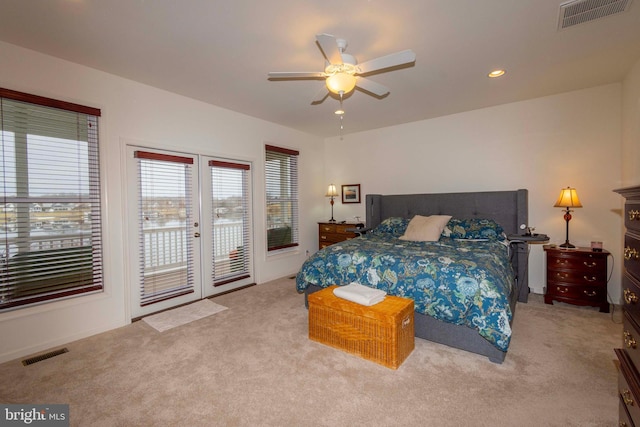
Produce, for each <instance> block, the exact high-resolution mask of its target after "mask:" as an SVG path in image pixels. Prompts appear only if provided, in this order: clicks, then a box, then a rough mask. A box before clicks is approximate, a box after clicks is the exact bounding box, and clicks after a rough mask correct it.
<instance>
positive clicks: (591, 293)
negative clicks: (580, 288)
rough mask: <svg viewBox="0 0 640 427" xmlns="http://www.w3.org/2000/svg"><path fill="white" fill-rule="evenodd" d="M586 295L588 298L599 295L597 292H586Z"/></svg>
mask: <svg viewBox="0 0 640 427" xmlns="http://www.w3.org/2000/svg"><path fill="white" fill-rule="evenodd" d="M584 294H585V295H586V296H588V297H595V296H596V295H598V293H597V292H596V291H584Z"/></svg>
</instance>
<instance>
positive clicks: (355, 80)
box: [269, 34, 416, 104]
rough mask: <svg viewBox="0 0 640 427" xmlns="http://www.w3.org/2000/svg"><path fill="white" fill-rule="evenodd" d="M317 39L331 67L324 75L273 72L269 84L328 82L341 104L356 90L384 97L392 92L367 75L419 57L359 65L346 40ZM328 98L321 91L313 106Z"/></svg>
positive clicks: (406, 53)
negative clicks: (302, 80)
mask: <svg viewBox="0 0 640 427" xmlns="http://www.w3.org/2000/svg"><path fill="white" fill-rule="evenodd" d="M316 39H317V41H318V45H319V46H320V49H321V50H322V53H323V55H324V57H325V58H326V60H327V63H328V65H327V66H326V67H325V69H324V71H317V72H304V71H303V72H296V71H293V72H270V73H269V80H289V79H317V80H320V79H325V84H326V86H327V89H329V91H331V92H333V93H335V94H337V95H339V96H340V100H341V101H342V97H343V96H344V95H346V94H348V93H349V92H351V91H352V90H353V89H354V88H355V87H356V86H358V87H359V88H360V89H362V90H364V91H365V92H369V93H371V94H373V95H376V96H378V97H383V96H385V95H387V94H388V93H389V89H388V88H387V87H386V86H383V85H381V84H379V83H376V82H374V81H372V80H369V79H367V78H364V77H363V75H365V74H369V73H373V72H375V71H380V70H385V69H387V68H391V67H397V66H399V65H404V64H409V63H412V62H414V61H415V60H416V54H415V53H414V52H413V51H412V50H411V49H408V50H403V51H401V52H396V53H392V54H390V55H386V56H382V57H380V58H376V59H371V60H369V61H366V62H363V63H362V64H358V63H357V61H356V59H355V58H354V57H353V56H352V55H349V54H348V53H345V52H344V51H345V49H346V47H347V41H346V40H344V39H337V38H335V37H334V36H332V35H330V34H317V35H316ZM387 71H390V70H387ZM328 95H329V93H328V92H325V91H324V90H323V91H321V92H320V93H319V96H318V97H317V98H316V99H315V100H314V101H313V102H312V104H319V103H321V102H322V101H324V100H325V99H326V97H327V96H328Z"/></svg>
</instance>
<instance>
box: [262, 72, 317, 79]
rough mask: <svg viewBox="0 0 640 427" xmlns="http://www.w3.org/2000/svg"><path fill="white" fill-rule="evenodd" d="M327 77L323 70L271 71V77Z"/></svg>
mask: <svg viewBox="0 0 640 427" xmlns="http://www.w3.org/2000/svg"><path fill="white" fill-rule="evenodd" d="M326 77H327V76H326V75H325V74H324V72H322V71H318V72H314V71H309V72H306V71H282V72H280V71H273V72H270V73H269V78H270V79H324V78H326Z"/></svg>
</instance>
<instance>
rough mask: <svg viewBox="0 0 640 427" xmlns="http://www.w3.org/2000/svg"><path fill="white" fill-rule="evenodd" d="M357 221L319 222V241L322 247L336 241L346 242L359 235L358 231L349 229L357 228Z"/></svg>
mask: <svg viewBox="0 0 640 427" xmlns="http://www.w3.org/2000/svg"><path fill="white" fill-rule="evenodd" d="M355 226H356V224H355V223H348V222H346V223H344V224H338V223H335V222H319V223H318V243H319V245H318V246H319V247H320V249H322V248H326V247H327V246H329V245H333V244H334V243H339V242H344V241H345V240H348V239H353V238H354V237H356V236H357V234H356V233H353V232H351V231H347V230H348V229H351V228H355Z"/></svg>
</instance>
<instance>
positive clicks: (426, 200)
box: [366, 190, 529, 302]
mask: <svg viewBox="0 0 640 427" xmlns="http://www.w3.org/2000/svg"><path fill="white" fill-rule="evenodd" d="M366 203H367V206H366V212H367V227H375V226H376V225H378V224H380V223H381V222H382V221H383V220H384V219H386V218H390V217H401V218H413V217H414V216H415V215H424V216H427V215H452V216H453V217H456V218H461V219H470V218H490V219H493V220H495V221H496V222H498V224H500V225H501V226H502V228H504V230H505V232H506V233H507V234H520V233H522V230H521V229H520V225H521V224H524V225H525V226H526V225H527V224H528V220H529V214H528V212H529V206H528V192H527V190H515V191H482V192H475V193H433V194H402V195H389V196H383V195H380V194H367V197H366ZM514 246H515V248H514V251H513V259H512V263H513V266H514V270H515V271H516V277H517V283H518V287H519V289H518V291H517V297H518V300H519V301H522V302H526V301H527V299H528V294H529V280H528V262H529V257H528V245H527V244H526V243H519V244H515V245H514Z"/></svg>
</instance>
